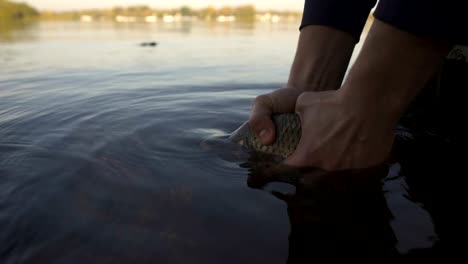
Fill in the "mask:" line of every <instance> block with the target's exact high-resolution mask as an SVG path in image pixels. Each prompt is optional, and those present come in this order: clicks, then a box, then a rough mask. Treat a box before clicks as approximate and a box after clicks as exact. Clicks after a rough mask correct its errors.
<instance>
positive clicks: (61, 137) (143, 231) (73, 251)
mask: <svg viewBox="0 0 468 264" xmlns="http://www.w3.org/2000/svg"><path fill="white" fill-rule="evenodd" d="M298 34H299V31H298V27H297V24H294V23H291V24H207V23H201V22H197V23H194V24H163V23H162V24H115V23H79V22H42V23H37V24H32V25H29V26H27V27H20V28H16V29H14V30H9V31H5V32H0V65H1V67H0V258H1V260H2V261H1V262H2V263H286V262H288V259H289V262H290V263H296V262H297V261H298V259H301V258H306V259H309V260H314V259H316V258H318V257H319V256H324V255H326V254H332V255H333V254H335V255H336V254H337V253H336V252H341V251H343V252H348V253H349V252H351V253H353V254H357V255H374V254H373V253H375V252H378V253H379V254H380V255H379V258H381V259H386V258H387V256H389V258H390V257H392V256H396V255H402V256H405V255H408V254H409V253H410V252H413V251H415V250H416V251H418V252H419V251H421V250H422V251H424V252H425V250H428V249H431V248H433V247H434V245H435V244H436V242H437V241H439V239H440V237H439V234H438V233H437V232H436V231H435V227H434V222H433V217H432V216H431V215H430V212H428V211H427V208H426V206H425V204H424V203H423V202H421V199H420V200H418V199H417V198H415V197H413V196H412V194H411V192H410V191H409V189H408V188H409V187H408V183H407V179H406V178H405V175H406V174H405V168H406V167H405V166H404V165H403V164H404V162H407V163H408V162H409V164H410V165H407V167H408V168H410V169H411V168H413V171H411V173H413V174H416V175H419V174H421V173H422V172H420V170H421V169H420V167H418V166H416V165H415V166H412V165H414V164H418V163H417V162H416V161H414V162H413V160H412V158H411V157H409V158H408V157H406V156H404V155H402V156H401V158H400V160H397V161H395V163H392V164H390V169H389V171H384V172H383V173H381V175H380V174H378V173H377V176H378V175H380V176H383V177H385V176H386V179H385V181H384V186H383V189H381V187H380V185H379V184H376V183H375V181H371V182H372V184H370V185H369V186H372V187H369V188H368V189H366V188H356V186H355V184H349V182H348V184H349V185H350V186H353V187H352V188H345V189H346V191H343V189H340V188H338V189H337V188H335V187H333V186H334V184H336V182H339V181H338V180H337V181H330V180H320V181H319V182H320V184H317V185H316V186H314V188H312V190H310V189H307V188H306V189H304V188H301V187H298V188H294V186H292V185H290V184H289V185H288V184H284V183H283V184H275V183H272V184H271V185H268V187H267V188H265V189H257V188H252V186H251V183H252V181H255V173H256V172H255V170H253V169H252V168H251V167H249V166H242V164H240V163H238V162H232V161H228V160H225V159H223V158H222V157H221V156H220V155H219V154H220V153H219V152H217V151H207V150H206V149H203V148H200V142H201V141H203V140H204V139H206V138H209V137H212V136H216V135H225V134H227V133H229V132H231V131H233V130H234V129H235V128H237V127H238V126H239V125H241V124H242V123H243V122H244V121H245V120H246V119H247V117H248V114H249V111H250V106H251V102H252V99H253V98H254V97H255V96H257V95H259V94H262V93H265V92H268V91H271V90H272V89H275V88H278V87H281V86H282V85H284V83H285V82H286V80H287V75H288V73H289V67H290V64H291V62H292V58H293V55H294V51H295V47H296V42H297V37H298ZM144 41H157V42H158V46H157V47H141V46H139V43H141V42H144ZM402 142H412V141H404V140H403V141H402ZM404 153H409V152H408V151H405V152H404ZM428 156H429V157H433V156H430V155H428ZM418 160H419V159H418ZM421 160H424V161H425V159H423V158H421ZM414 168H416V169H414ZM423 171H425V170H423ZM387 174H388V175H387ZM252 177H253V178H252ZM322 182H323V183H322ZM358 182H359V181H358ZM379 182H380V181H379ZM338 185H339V184H338ZM364 186H366V185H364ZM291 187H292V188H291ZM296 187H297V186H296ZM272 191H273V193H272ZM273 194H274V195H273ZM285 195H286V196H285ZM423 198H424V197H423ZM345 201H346V202H345ZM369 201H372V202H369ZM366 234H367V235H366Z"/></svg>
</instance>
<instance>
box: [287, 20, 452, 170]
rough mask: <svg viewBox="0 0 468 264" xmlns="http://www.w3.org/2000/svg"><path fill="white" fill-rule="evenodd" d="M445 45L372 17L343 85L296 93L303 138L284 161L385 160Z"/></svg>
mask: <svg viewBox="0 0 468 264" xmlns="http://www.w3.org/2000/svg"><path fill="white" fill-rule="evenodd" d="M448 48H449V46H448V45H447V44H444V43H441V42H439V41H435V40H432V39H427V38H420V37H417V36H415V35H412V34H409V33H407V32H404V31H402V30H399V29H397V28H395V27H393V26H390V25H388V24H385V23H383V22H381V21H379V20H375V22H374V25H373V26H372V28H371V30H370V32H369V35H368V38H367V40H366V42H365V45H364V46H363V48H362V51H361V53H360V55H359V56H358V58H357V60H356V63H355V64H354V65H353V67H352V68H351V69H350V73H349V76H348V79H347V80H346V81H345V82H344V84H343V86H342V88H340V89H339V90H337V91H325V92H305V93H302V94H301V95H300V97H299V98H298V101H297V103H296V111H297V112H298V113H299V114H300V115H301V118H302V123H303V130H302V138H301V141H300V143H299V146H298V148H297V149H296V152H295V153H294V154H293V155H292V156H291V157H290V158H289V159H288V160H287V163H288V164H290V165H295V166H313V167H320V168H323V169H326V170H343V169H355V168H365V167H370V166H374V165H377V164H379V163H381V162H383V161H385V159H386V158H387V155H388V153H389V151H390V149H391V146H392V143H393V139H394V128H395V127H396V125H397V123H398V121H399V118H400V116H401V115H402V113H403V112H404V111H405V110H406V108H407V106H408V104H409V103H410V102H411V101H412V100H413V99H414V97H415V96H416V95H417V94H418V93H419V91H420V90H421V89H422V88H423V87H424V85H425V83H426V82H427V81H428V79H429V77H430V76H431V74H433V73H434V71H435V70H436V69H437V66H438V64H439V63H440V62H441V61H442V59H443V57H444V56H445V55H446V53H447V52H448Z"/></svg>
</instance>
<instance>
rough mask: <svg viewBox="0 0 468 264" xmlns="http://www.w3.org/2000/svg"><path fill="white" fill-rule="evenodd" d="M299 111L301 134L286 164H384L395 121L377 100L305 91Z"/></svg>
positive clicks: (328, 167)
mask: <svg viewBox="0 0 468 264" xmlns="http://www.w3.org/2000/svg"><path fill="white" fill-rule="evenodd" d="M380 109H382V111H381V110H380ZM296 113H297V114H298V115H299V116H300V117H301V122H302V136H301V140H300V141H299V144H298V146H297V148H296V151H295V152H294V153H293V154H292V155H291V156H290V157H289V158H288V159H286V161H285V164H287V165H291V166H297V167H316V168H321V169H324V170H327V171H338V170H348V169H363V168H369V167H373V166H377V165H379V164H381V163H382V162H384V161H385V160H386V158H387V156H388V154H389V153H390V150H391V147H392V144H393V140H394V129H395V127H396V121H395V119H394V118H392V117H389V116H388V115H387V114H386V112H385V108H383V107H379V103H378V102H374V101H369V100H367V101H355V100H351V99H350V98H349V97H345V96H344V95H343V93H342V92H341V91H339V90H338V91H324V92H304V93H302V94H301V95H300V96H299V97H298V100H297V103H296Z"/></svg>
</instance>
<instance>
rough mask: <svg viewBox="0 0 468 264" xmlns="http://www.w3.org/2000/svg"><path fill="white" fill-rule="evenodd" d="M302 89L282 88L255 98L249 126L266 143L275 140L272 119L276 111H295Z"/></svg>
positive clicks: (268, 143)
mask: <svg viewBox="0 0 468 264" xmlns="http://www.w3.org/2000/svg"><path fill="white" fill-rule="evenodd" d="M301 93H302V90H299V89H295V88H281V89H278V90H275V91H273V92H271V93H267V94H263V95H260V96H258V97H257V98H255V100H254V103H253V106H252V111H251V113H250V118H249V126H250V127H251V129H252V130H253V131H254V132H255V133H256V134H257V136H258V137H259V138H260V141H261V142H262V144H264V145H270V144H272V143H273V142H275V138H276V131H275V126H274V124H273V121H272V119H271V116H272V114H274V113H293V112H294V110H295V107H296V101H297V98H298V97H299V95H300V94H301Z"/></svg>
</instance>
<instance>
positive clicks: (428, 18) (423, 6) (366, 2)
mask: <svg viewBox="0 0 468 264" xmlns="http://www.w3.org/2000/svg"><path fill="white" fill-rule="evenodd" d="M466 2H467V1H466V0H460V1H454V0H380V1H379V3H378V5H377V7H376V9H375V12H374V17H375V18H377V19H379V20H381V21H383V22H386V23H388V24H391V25H393V26H395V27H397V28H399V29H401V30H404V31H407V32H410V33H413V34H415V35H419V36H423V37H430V38H436V39H441V40H445V41H447V42H449V43H451V44H468V30H467V29H468V19H467V18H468V14H464V12H466V10H467V5H468V4H467V3H466ZM376 3H377V0H355V1H351V0H306V1H305V6H304V14H303V18H302V24H301V27H300V29H302V28H303V27H305V26H308V25H324V26H331V27H334V28H337V29H340V30H343V31H346V32H349V33H350V34H352V35H353V36H354V37H355V38H356V40H359V37H360V35H361V32H362V29H363V27H364V24H365V23H366V21H367V18H368V17H369V14H370V11H371V9H372V8H373V7H374V6H375V5H376Z"/></svg>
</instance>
